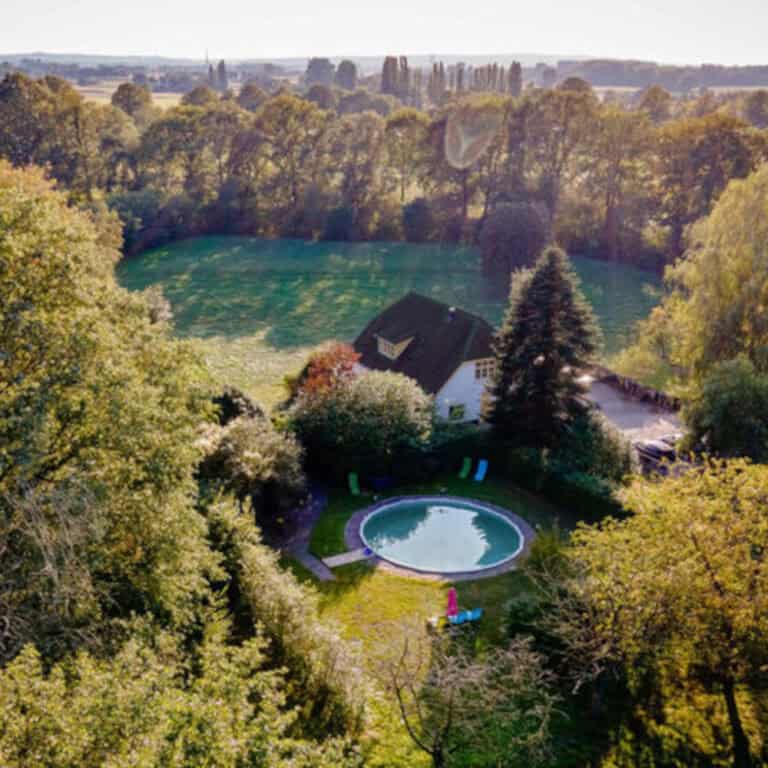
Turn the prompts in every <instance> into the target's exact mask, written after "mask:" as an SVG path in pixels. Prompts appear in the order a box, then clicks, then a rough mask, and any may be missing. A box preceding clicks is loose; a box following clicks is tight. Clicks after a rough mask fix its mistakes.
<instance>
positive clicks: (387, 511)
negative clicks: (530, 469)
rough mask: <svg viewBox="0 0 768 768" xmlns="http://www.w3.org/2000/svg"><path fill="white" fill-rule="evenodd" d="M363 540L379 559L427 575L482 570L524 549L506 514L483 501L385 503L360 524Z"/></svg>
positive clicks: (418, 499)
mask: <svg viewBox="0 0 768 768" xmlns="http://www.w3.org/2000/svg"><path fill="white" fill-rule="evenodd" d="M360 538H361V539H362V540H363V543H364V544H365V545H366V546H367V547H370V548H371V549H372V550H373V551H374V552H375V553H376V554H377V555H378V556H379V557H381V558H383V559H384V560H388V561H389V562H391V563H394V564H395V565H400V566H404V567H406V568H412V569H413V570H417V571H424V572H427V573H443V574H445V573H462V572H473V571H482V570H485V569H487V568H493V567H494V566H498V565H501V564H502V563H505V562H507V561H508V560H511V559H512V558H513V557H515V556H516V555H518V554H519V553H520V551H521V550H522V548H523V544H524V540H523V534H522V532H521V531H520V528H518V526H517V525H515V523H514V522H512V520H511V519H509V518H508V517H507V516H506V515H505V514H503V513H502V512H501V511H496V510H494V509H491V508H490V507H487V506H485V505H484V504H482V503H480V502H474V501H464V500H463V499H454V498H451V499H446V498H442V497H439V496H438V497H434V498H433V497H424V496H419V497H414V498H413V499H398V500H396V501H393V502H391V503H386V504H384V505H382V506H380V507H378V508H377V509H375V510H373V511H372V512H370V513H369V514H368V515H367V516H366V517H365V519H364V520H363V521H362V524H361V525H360Z"/></svg>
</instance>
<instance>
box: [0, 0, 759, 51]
mask: <svg viewBox="0 0 768 768" xmlns="http://www.w3.org/2000/svg"><path fill="white" fill-rule="evenodd" d="M767 30H768V0H727V1H726V2H724V1H723V0H554V1H553V0H548V1H547V0H543V1H542V0H522V2H521V1H520V0H518V2H512V1H511V0H480V1H478V0H441V1H440V2H435V1H434V0H429V1H428V2H427V1H426V0H121V2H115V0H0V53H18V52H27V51H41V50H44V51H49V52H64V53H102V54H128V53H134V54H150V55H163V56H183V57H194V58H199V57H202V56H203V55H204V53H205V50H206V48H207V49H208V50H209V51H210V54H211V57H212V58H213V57H216V58H218V57H229V58H268V57H279V56H308V55H313V54H317V55H328V56H339V55H366V54H369V55H379V54H386V53H410V54H416V53H459V54H472V53H482V54H484V53H512V52H517V53H552V54H562V55H567V54H578V55H581V54H584V55H590V56H606V57H615V58H642V59H652V60H660V61H665V62H671V63H678V62H690V63H701V62H717V63H723V64H758V63H761V64H763V63H765V64H768V44H767V43H766V40H767V39H768V35H767V34H766V31H767Z"/></svg>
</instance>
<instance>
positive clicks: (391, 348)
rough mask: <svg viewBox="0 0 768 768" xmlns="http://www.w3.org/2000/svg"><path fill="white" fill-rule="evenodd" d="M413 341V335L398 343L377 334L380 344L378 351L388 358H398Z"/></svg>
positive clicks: (377, 340)
mask: <svg viewBox="0 0 768 768" xmlns="http://www.w3.org/2000/svg"><path fill="white" fill-rule="evenodd" d="M412 341H413V336H411V337H410V338H408V339H403V341H400V342H398V343H397V344H396V343H395V342H393V341H389V340H388V339H385V338H384V337H383V336H377V337H376V342H377V344H378V351H379V354H380V355H384V357H386V358H387V359H388V360H397V358H398V357H400V355H402V354H403V352H405V349H406V347H407V346H408V345H409V344H410V343H411V342H412Z"/></svg>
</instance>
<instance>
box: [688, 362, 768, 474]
mask: <svg viewBox="0 0 768 768" xmlns="http://www.w3.org/2000/svg"><path fill="white" fill-rule="evenodd" d="M683 418H684V419H685V422H686V424H687V425H688V428H689V430H690V431H689V433H688V436H687V439H686V447H688V448H693V447H694V446H695V445H697V444H699V443H703V444H704V445H705V446H706V448H707V450H708V451H711V452H712V453H715V454H718V455H720V456H723V457H728V458H732V457H739V456H743V457H748V458H751V459H753V460H754V461H758V462H765V461H766V460H768V375H766V374H761V373H758V371H757V370H756V369H755V366H754V364H753V363H752V362H751V361H750V360H749V359H748V358H747V357H745V356H740V357H737V358H735V359H734V360H729V361H727V362H724V363H718V364H717V365H715V366H714V367H713V368H712V370H711V371H710V373H709V374H708V375H707V376H706V378H705V379H704V381H703V382H702V384H701V386H700V387H699V389H698V391H697V392H696V394H695V395H694V397H693V398H692V399H691V400H690V401H689V403H688V405H687V406H686V408H685V410H684V412H683Z"/></svg>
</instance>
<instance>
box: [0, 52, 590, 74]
mask: <svg viewBox="0 0 768 768" xmlns="http://www.w3.org/2000/svg"><path fill="white" fill-rule="evenodd" d="M319 55H322V52H321V53H320V54H319ZM398 55H400V54H399V52H398ZM405 55H407V56H408V61H409V62H410V64H411V66H413V67H429V66H431V65H432V62H433V61H443V62H445V63H446V64H447V65H450V64H455V63H457V62H460V61H462V62H464V63H466V64H471V65H473V66H476V65H480V64H487V63H490V62H498V63H499V64H504V65H505V66H507V65H508V64H509V63H510V62H512V61H519V62H520V63H521V64H522V65H523V66H524V67H532V66H535V65H536V64H538V63H544V64H550V65H552V66H554V65H555V64H557V62H558V61H560V60H562V59H568V60H569V61H585V60H587V59H588V58H589V57H586V56H558V55H553V54H547V53H501V54H456V53H435V54H429V55H425V54H417V55H410V54H405ZM215 58H217V59H218V58H219V56H218V55H217V56H216V57H215ZM328 58H330V59H331V61H333V62H335V63H338V62H340V61H341V60H342V59H344V58H349V59H351V60H352V61H354V62H355V63H356V64H357V66H358V68H359V69H360V70H361V71H363V72H374V71H379V70H380V69H381V65H382V63H383V61H384V54H382V55H380V56H348V57H345V56H329V57H328ZM24 59H39V60H42V61H50V62H54V63H57V64H78V65H80V66H84V67H98V66H116V65H121V64H123V65H126V66H133V67H135V66H144V67H174V66H180V67H183V66H202V65H203V64H204V63H205V59H204V57H202V56H201V57H200V58H199V59H195V58H189V59H183V58H182V59H180V58H171V57H165V56H141V55H125V56H108V55H102V54H90V53H89V54H80V53H47V52H45V51H34V52H30V53H0V61H7V62H8V63H10V64H18V63H20V62H21V61H22V60H24ZM226 60H227V62H231V63H232V64H259V63H267V62H269V63H272V64H277V65H279V66H283V67H286V68H287V69H301V70H303V69H305V68H306V66H307V62H308V61H309V57H308V56H305V57H288V58H261V57H253V58H245V59H243V58H227V59H226Z"/></svg>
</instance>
